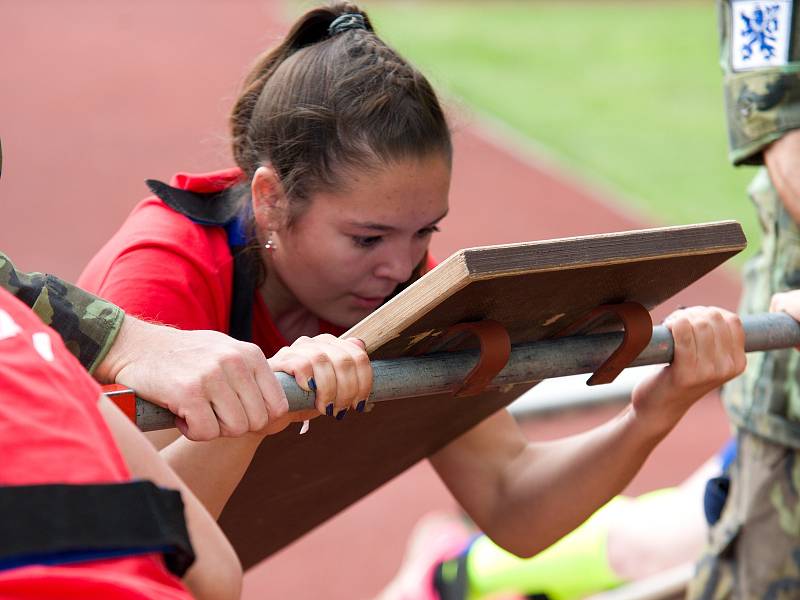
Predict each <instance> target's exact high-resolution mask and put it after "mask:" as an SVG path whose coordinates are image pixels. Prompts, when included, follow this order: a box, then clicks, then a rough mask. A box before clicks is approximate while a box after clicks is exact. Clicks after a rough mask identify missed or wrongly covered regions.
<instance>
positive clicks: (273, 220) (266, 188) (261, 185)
mask: <svg viewBox="0 0 800 600" xmlns="http://www.w3.org/2000/svg"><path fill="white" fill-rule="evenodd" d="M250 192H251V198H252V202H253V216H254V217H255V220H256V224H257V225H258V229H259V231H277V230H278V229H280V228H281V226H282V224H283V221H284V217H285V215H286V209H287V208H288V207H287V206H286V196H285V195H284V193H283V187H282V186H281V182H280V179H279V178H278V175H277V173H275V170H274V169H273V168H272V167H271V166H265V167H259V168H258V169H257V170H256V172H255V173H254V174H253V181H252V182H251V183H250Z"/></svg>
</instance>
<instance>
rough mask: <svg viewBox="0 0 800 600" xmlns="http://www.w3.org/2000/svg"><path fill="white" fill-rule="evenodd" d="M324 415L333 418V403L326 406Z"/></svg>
mask: <svg viewBox="0 0 800 600" xmlns="http://www.w3.org/2000/svg"><path fill="white" fill-rule="evenodd" d="M325 414H326V415H328V416H329V417H332V416H333V403H331V404H328V406H326V407H325Z"/></svg>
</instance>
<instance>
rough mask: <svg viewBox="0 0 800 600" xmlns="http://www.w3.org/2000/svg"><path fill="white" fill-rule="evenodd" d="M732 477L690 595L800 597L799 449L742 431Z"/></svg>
mask: <svg viewBox="0 0 800 600" xmlns="http://www.w3.org/2000/svg"><path fill="white" fill-rule="evenodd" d="M730 475H731V487H730V493H729V495H728V500H727V503H726V504H725V509H724V510H723V513H722V517H721V518H720V520H719V521H718V522H717V524H716V525H715V526H714V527H713V528H712V529H711V532H710V537H709V546H708V548H707V550H706V554H705V555H704V556H703V557H702V558H701V560H700V562H699V563H698V566H697V572H696V574H695V577H694V580H693V581H692V582H691V584H690V586H689V591H688V595H687V597H688V598H690V599H692V600H701V599H702V600H719V599H723V598H724V599H729V598H736V599H741V600H745V599H746V600H750V599H756V598H758V599H761V598H765V599H772V600H788V599H789V598H800V493H799V491H800V450H794V449H791V448H787V447H785V446H780V445H776V444H773V443H771V442H768V441H766V440H764V439H763V438H759V437H756V436H754V435H752V434H749V433H746V432H740V433H739V450H738V455H737V457H736V460H735V461H734V462H733V464H732V465H731V473H730Z"/></svg>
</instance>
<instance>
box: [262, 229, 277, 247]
mask: <svg viewBox="0 0 800 600" xmlns="http://www.w3.org/2000/svg"><path fill="white" fill-rule="evenodd" d="M276 247H277V246H276V245H275V242H274V241H273V240H272V232H271V231H270V232H269V235H268V236H267V241H266V243H265V244H264V248H266V249H267V250H269V251H270V252H274V251H275V248H276Z"/></svg>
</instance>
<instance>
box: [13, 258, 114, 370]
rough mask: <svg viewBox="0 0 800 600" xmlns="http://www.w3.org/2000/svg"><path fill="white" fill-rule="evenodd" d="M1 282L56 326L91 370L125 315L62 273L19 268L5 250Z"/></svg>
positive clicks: (69, 345)
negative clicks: (59, 276)
mask: <svg viewBox="0 0 800 600" xmlns="http://www.w3.org/2000/svg"><path fill="white" fill-rule="evenodd" d="M0 286H2V287H3V288H4V289H5V290H8V291H9V292H11V294H13V295H14V296H16V297H17V298H19V299H20V300H21V301H22V302H24V303H25V304H27V305H28V306H30V307H31V309H33V312H35V313H36V314H37V315H38V316H39V318H40V319H41V320H42V321H44V322H45V323H46V324H47V325H49V326H50V327H52V328H53V329H55V330H56V331H57V332H58V334H59V335H60V336H61V337H62V338H63V339H64V343H65V344H66V346H67V348H68V349H69V351H70V352H72V354H74V355H75V356H76V357H77V358H78V360H79V361H80V362H81V364H82V365H83V366H84V368H86V370H87V371H89V372H90V373H91V372H92V371H93V370H94V369H95V367H96V366H97V365H98V364H99V363H100V362H101V361H102V360H103V358H104V357H105V355H106V353H107V352H108V349H109V348H110V347H111V344H112V343H113V342H114V340H115V339H116V337H117V333H118V332H119V329H120V327H121V326H122V320H123V319H124V316H125V313H124V312H123V311H122V309H120V308H119V307H117V306H115V305H113V304H111V303H109V302H106V301H105V300H101V299H100V298H98V297H96V296H93V295H92V294H90V293H88V292H84V291H83V290H82V289H80V288H77V287H75V286H73V285H70V284H68V283H66V282H64V281H62V280H61V279H59V278H58V277H54V276H52V275H46V274H42V273H22V272H20V271H18V270H17V269H16V268H15V267H14V264H13V263H12V262H11V260H10V259H9V258H8V257H7V256H6V255H5V254H3V253H2V252H0Z"/></svg>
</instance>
